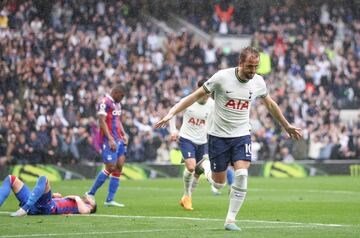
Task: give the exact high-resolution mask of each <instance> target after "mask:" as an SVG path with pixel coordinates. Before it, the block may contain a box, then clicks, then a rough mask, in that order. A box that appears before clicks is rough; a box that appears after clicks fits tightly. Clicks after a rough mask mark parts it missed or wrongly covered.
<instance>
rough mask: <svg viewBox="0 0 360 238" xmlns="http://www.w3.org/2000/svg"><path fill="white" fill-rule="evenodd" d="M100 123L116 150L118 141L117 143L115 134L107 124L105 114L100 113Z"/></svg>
mask: <svg viewBox="0 0 360 238" xmlns="http://www.w3.org/2000/svg"><path fill="white" fill-rule="evenodd" d="M99 124H100V128H101V130H102V131H103V132H104V133H105V135H106V137H107V138H108V139H109V145H110V149H111V150H112V151H115V150H116V143H115V140H114V138H113V136H112V135H111V133H110V131H109V128H108V127H107V125H106V116H105V115H99Z"/></svg>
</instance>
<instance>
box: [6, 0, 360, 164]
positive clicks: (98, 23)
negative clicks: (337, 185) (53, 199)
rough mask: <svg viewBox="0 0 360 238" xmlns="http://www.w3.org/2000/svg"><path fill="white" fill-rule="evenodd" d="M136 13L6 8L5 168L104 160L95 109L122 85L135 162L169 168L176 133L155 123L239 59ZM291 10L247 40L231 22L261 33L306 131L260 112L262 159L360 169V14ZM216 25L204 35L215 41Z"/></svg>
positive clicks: (256, 120) (279, 86) (262, 23)
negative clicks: (295, 136) (290, 135)
mask: <svg viewBox="0 0 360 238" xmlns="http://www.w3.org/2000/svg"><path fill="white" fill-rule="evenodd" d="M44 2H47V1H44ZM134 2H136V1H106V2H105V1H86V3H85V1H60V0H59V1H55V3H54V4H49V3H42V4H34V3H33V2H32V1H31V0H29V1H8V2H7V5H6V6H4V7H3V9H1V13H0V56H1V58H0V158H1V159H0V164H4V163H10V164H14V163H79V162H81V161H100V159H99V158H100V154H99V150H100V148H99V146H98V144H99V143H98V141H97V140H98V129H97V118H96V110H95V104H96V102H97V99H98V98H99V96H101V95H103V94H105V93H108V92H109V91H110V88H111V86H112V85H113V84H115V83H120V82H121V83H123V84H125V86H126V88H127V90H128V94H127V95H126V98H125V99H124V100H123V102H122V105H123V110H122V113H123V124H124V128H125V131H126V132H127V133H128V134H129V139H130V141H129V146H128V153H127V160H128V161H135V162H143V161H165V162H166V161H169V150H170V149H171V148H172V145H171V144H170V142H169V138H168V134H169V133H168V131H167V129H161V130H159V129H157V130H154V129H153V124H154V123H155V122H156V121H157V120H158V119H159V118H160V117H161V116H164V115H165V114H166V112H167V111H168V109H169V108H170V107H171V106H172V105H174V103H176V102H177V101H178V100H179V99H180V98H182V97H184V96H186V95H188V94H189V93H190V92H191V91H192V90H193V89H194V88H195V85H196V82H197V81H198V80H199V79H203V78H209V77H210V76H211V75H212V74H213V73H215V72H216V71H217V70H218V69H221V68H226V67H233V66H236V65H237V64H238V56H239V52H230V53H228V52H224V51H223V50H222V49H219V48H215V47H214V46H213V45H212V44H211V43H209V44H204V43H203V42H198V41H196V40H195V38H194V37H193V36H192V35H191V34H190V33H188V32H187V31H182V32H179V33H177V34H164V33H162V32H160V31H159V29H157V28H156V27H155V26H153V25H151V24H150V23H148V22H144V21H140V20H139V19H138V17H137V16H138V15H139V14H140V11H141V10H142V9H140V8H139V9H137V8H135V6H134ZM213 6H214V7H213V8H212V11H213V12H212V13H211V14H214V16H216V15H217V14H219V9H217V8H216V6H215V4H214V5H213ZM42 8H46V9H48V10H47V12H46V11H45V13H44V11H43V9H42ZM289 9H290V7H288V6H286V5H284V6H281V7H279V6H278V7H276V6H274V7H271V8H269V9H268V14H266V15H264V16H261V17H259V18H258V19H256V21H254V22H255V23H254V24H256V26H255V27H251V28H247V29H246V30H243V29H245V28H246V27H244V26H241V24H240V23H237V22H236V21H235V20H233V19H234V18H235V17H234V16H236V15H237V14H238V13H236V12H235V13H234V15H232V16H230V20H231V22H230V25H229V26H228V29H230V31H233V32H230V33H251V34H252V36H253V37H252V45H253V46H255V47H257V48H258V49H260V50H261V51H262V53H263V54H264V55H265V56H268V57H270V59H271V65H272V67H271V72H267V73H266V74H265V76H264V78H265V80H266V81H267V85H268V87H269V88H268V89H269V91H270V92H271V94H272V97H273V98H274V99H275V100H276V101H277V102H278V104H279V105H280V107H281V109H282V111H283V112H284V115H285V116H286V117H287V118H288V120H289V121H290V122H291V123H293V124H294V125H295V126H298V127H301V128H303V130H304V132H305V136H304V138H305V139H304V140H303V141H300V142H295V141H292V140H283V138H285V136H286V135H285V133H284V132H283V131H281V130H280V127H279V125H276V124H274V122H273V120H271V119H270V118H271V115H269V114H268V113H267V110H264V106H263V105H261V104H259V103H255V104H254V105H252V115H251V122H252V127H253V146H252V147H253V148H252V149H253V159H254V160H269V159H276V160H284V161H293V160H294V158H296V159H307V158H311V159H319V160H320V159H349V158H350V159H351V158H360V118H358V122H355V121H353V122H352V121H350V122H347V123H344V122H342V121H341V120H340V110H341V109H347V108H350V109H359V103H360V80H359V79H360V70H359V69H360V15H356V14H355V13H354V12H353V11H351V9H348V8H346V6H339V5H325V4H324V5H321V6H320V5H319V6H318V5H309V6H307V7H306V8H304V9H305V10H304V11H297V12H296V14H293V12H291V11H290V10H289ZM41 10H42V11H41ZM248 11H252V10H250V9H248ZM314 12H318V13H319V14H314ZM345 13H346V14H345ZM211 14H210V15H211ZM357 14H359V13H357ZM204 15H205V14H204ZM215 19H216V17H215ZM211 24H212V23H211V21H201V22H200V28H202V29H210V30H211V29H212V30H216V31H217V30H218V29H217V28H213V26H211ZM231 29H237V30H231ZM222 33H224V34H226V33H227V32H222ZM160 36H161V37H160ZM163 39H165V40H163Z"/></svg>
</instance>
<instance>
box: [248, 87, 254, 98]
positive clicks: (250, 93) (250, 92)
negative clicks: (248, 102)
mask: <svg viewBox="0 0 360 238" xmlns="http://www.w3.org/2000/svg"><path fill="white" fill-rule="evenodd" d="M252 94H253V92H252V91H251V89H250V90H249V99H251V96H252Z"/></svg>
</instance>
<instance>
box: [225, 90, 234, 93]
mask: <svg viewBox="0 0 360 238" xmlns="http://www.w3.org/2000/svg"><path fill="white" fill-rule="evenodd" d="M233 92H234V91H228V90H225V93H233Z"/></svg>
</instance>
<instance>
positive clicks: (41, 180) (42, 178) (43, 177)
mask: <svg viewBox="0 0 360 238" xmlns="http://www.w3.org/2000/svg"><path fill="white" fill-rule="evenodd" d="M38 181H39V182H47V178H46V176H40V177H39V179H38Z"/></svg>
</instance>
